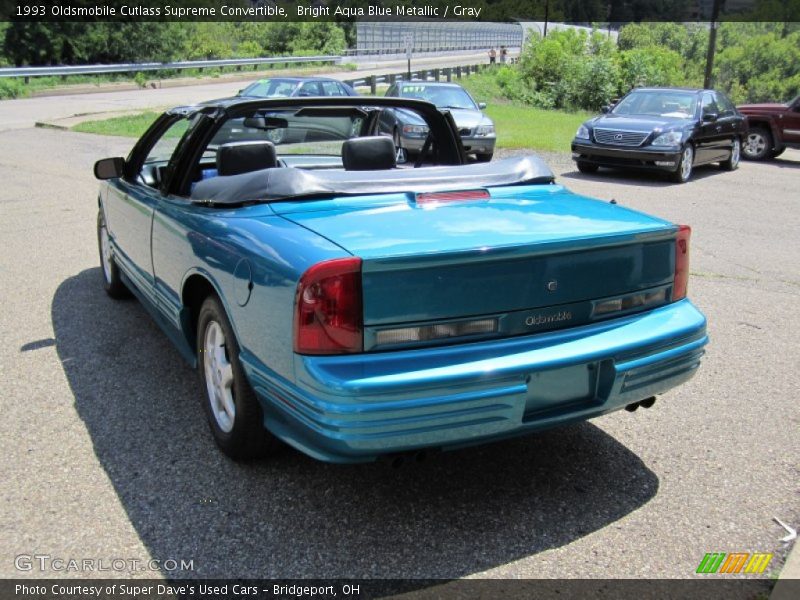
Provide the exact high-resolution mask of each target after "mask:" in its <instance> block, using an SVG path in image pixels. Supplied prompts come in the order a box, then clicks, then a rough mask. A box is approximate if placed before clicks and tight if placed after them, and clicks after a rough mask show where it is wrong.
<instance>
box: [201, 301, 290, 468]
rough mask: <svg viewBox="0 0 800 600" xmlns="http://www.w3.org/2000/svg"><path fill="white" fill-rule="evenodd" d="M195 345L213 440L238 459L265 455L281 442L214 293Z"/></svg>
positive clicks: (206, 304) (204, 307)
mask: <svg viewBox="0 0 800 600" xmlns="http://www.w3.org/2000/svg"><path fill="white" fill-rule="evenodd" d="M197 348H198V368H199V371H200V380H201V381H202V383H203V388H204V389H205V391H206V398H205V402H204V407H205V411H206V416H207V417H208V423H209V426H210V427H211V433H212V434H213V436H214V441H216V443H217V445H218V446H219V447H220V449H221V450H222V451H223V452H224V453H225V454H227V455H228V456H229V457H231V458H232V459H234V460H247V459H252V458H260V457H263V456H266V455H267V454H269V453H270V452H271V451H273V450H274V449H275V448H276V447H277V444H278V442H277V439H276V438H275V437H274V436H272V434H270V433H269V432H268V431H267V430H266V429H265V428H264V414H263V412H262V410H261V405H260V404H259V401H258V398H256V395H255V392H254V391H253V388H252V387H250V383H249V382H248V381H247V377H246V376H245V374H244V370H243V369H242V365H241V363H240V362H239V344H238V343H237V341H236V336H235V335H234V334H233V329H232V328H231V325H230V322H229V321H228V317H227V316H226V315H225V311H224V310H223V308H222V305H221V303H220V301H219V299H218V298H217V297H216V296H209V297H208V298H206V300H205V301H204V302H203V305H202V307H201V308H200V315H199V317H198V322H197Z"/></svg>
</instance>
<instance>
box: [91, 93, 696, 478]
mask: <svg viewBox="0 0 800 600" xmlns="http://www.w3.org/2000/svg"><path fill="white" fill-rule="evenodd" d="M386 108H403V109H405V110H413V111H416V112H417V113H418V114H419V115H420V117H421V118H422V119H424V120H425V121H426V122H427V124H428V128H429V133H428V138H427V140H426V143H425V144H424V147H423V149H422V152H421V154H420V156H419V157H418V158H417V159H416V162H415V163H414V164H400V165H398V164H396V156H397V154H396V148H395V147H394V144H393V142H392V139H391V138H389V137H384V136H380V135H375V134H376V132H377V130H378V121H379V117H380V113H381V110H384V109H386ZM287 127H292V128H298V129H301V130H302V132H303V133H302V141H298V142H295V143H290V144H289V143H287V144H281V145H278V146H276V145H274V144H273V143H272V142H271V141H270V139H271V138H272V139H274V136H271V135H270V132H271V131H273V130H275V129H281V128H284V129H285V128H287ZM284 139H297V136H287V137H285V138H284ZM95 175H96V176H97V177H98V178H99V179H102V180H104V183H103V184H102V186H101V190H100V196H99V213H98V220H97V225H98V238H99V242H100V255H101V263H102V267H103V274H104V277H105V287H106V290H107V291H108V293H109V294H110V295H111V296H113V297H118V296H120V295H123V294H126V293H127V292H128V291H131V292H133V293H134V294H135V295H136V296H137V297H138V298H139V299H140V300H141V301H142V302H143V303H144V304H145V305H146V306H147V308H148V309H149V310H150V312H151V313H152V314H153V316H154V317H155V319H156V320H157V321H158V323H159V324H160V325H161V327H162V328H163V329H164V330H165V331H166V333H167V334H168V335H169V336H170V338H171V339H172V340H173V341H174V342H175V344H176V345H177V346H178V348H179V349H180V351H181V352H182V354H183V355H184V356H185V357H186V359H187V360H189V361H190V362H191V363H192V364H196V365H197V367H198V370H199V373H200V377H201V379H202V381H203V387H204V389H205V391H206V396H207V397H206V398H204V401H203V403H204V406H205V408H206V411H207V413H208V418H209V423H210V426H211V430H212V432H213V435H214V438H215V439H216V442H217V443H218V445H219V446H220V447H221V448H222V450H223V451H225V452H226V453H227V454H228V455H230V456H232V457H234V458H247V457H253V456H259V455H263V454H265V453H267V452H269V451H270V450H271V449H272V448H273V447H274V444H275V443H276V442H277V440H283V441H285V442H287V443H289V444H291V445H292V446H294V447H296V448H298V449H300V450H302V451H303V452H306V453H308V454H310V455H311V456H314V457H317V458H319V459H323V460H329V461H336V462H355V461H364V460H373V459H375V458H376V457H378V456H381V455H385V454H392V453H400V452H408V451H418V450H421V449H427V448H456V447H459V446H465V445H470V444H476V443H483V442H487V441H490V440H495V439H500V438H506V437H510V436H515V435H520V434H525V433H529V432H533V431H537V430H541V429H543V428H547V427H552V426H555V425H560V424H564V423H568V422H574V421H580V420H584V419H588V418H591V417H595V416H598V415H601V414H604V413H608V412H610V411H613V410H617V409H619V408H622V407H628V408H634V407H636V406H639V405H644V406H649V405H650V404H652V401H653V397H654V396H655V395H656V394H660V393H662V392H665V391H666V390H668V389H670V388H672V387H674V386H676V385H678V384H681V383H683V382H685V381H686V380H688V379H689V378H690V377H691V376H692V375H693V374H694V373H695V371H696V369H697V367H698V365H699V362H700V357H701V355H702V353H703V347H704V345H705V344H706V342H707V337H706V323H705V318H704V317H703V315H702V314H701V313H700V312H699V311H698V310H697V309H696V308H695V307H694V306H693V305H692V304H691V303H690V301H689V300H688V299H687V298H686V288H687V279H688V274H689V267H688V255H689V247H688V244H689V228H688V227H685V226H677V225H674V224H672V223H669V222H666V221H663V220H661V219H657V218H654V217H651V216H647V215H644V214H641V213H638V212H634V211H632V210H628V209H626V208H623V207H621V206H617V205H614V204H609V203H605V202H600V201H598V200H592V199H589V198H584V197H581V196H577V195H575V194H572V193H570V192H569V191H567V190H565V189H564V188H563V187H561V186H560V185H556V184H555V183H554V178H553V175H552V173H551V172H550V170H549V169H548V168H547V167H546V166H545V165H544V164H543V163H542V162H541V161H539V160H538V159H537V158H534V157H523V158H513V159H506V160H500V161H495V162H491V163H484V164H467V161H466V158H465V154H464V149H463V147H462V145H461V141H460V139H459V136H458V129H457V127H456V126H455V123H454V121H453V119H452V117H451V115H450V114H449V113H446V112H445V113H441V112H439V111H438V110H437V109H436V107H435V106H434V105H433V104H430V103H427V102H423V101H418V100H407V99H397V98H302V99H269V100H252V99H250V100H248V99H241V98H240V99H229V100H221V101H215V102H212V103H208V104H203V105H198V106H193V107H184V108H177V109H174V110H171V111H168V112H167V113H165V114H164V115H163V116H161V117H160V118H159V119H158V120H157V121H156V122H155V123H154V124H153V126H152V127H151V128H150V129H149V130H148V131H147V132H146V133H145V135H144V136H143V137H142V138H141V140H139V142H138V143H137V144H136V145H135V147H134V148H133V150H132V152H131V154H130V156H129V157H128V158H127V159H124V160H123V159H121V158H112V159H104V160H101V161H99V162H98V163H97V164H96V165H95Z"/></svg>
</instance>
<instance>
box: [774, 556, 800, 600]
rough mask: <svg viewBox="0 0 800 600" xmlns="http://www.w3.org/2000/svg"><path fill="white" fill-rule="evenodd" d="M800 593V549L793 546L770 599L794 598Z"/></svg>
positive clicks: (790, 599) (791, 599)
mask: <svg viewBox="0 0 800 600" xmlns="http://www.w3.org/2000/svg"><path fill="white" fill-rule="evenodd" d="M799 593H800V550H798V549H797V543H796V542H795V544H794V545H793V546H792V549H791V550H790V551H789V556H787V557H786V563H785V564H784V565H783V569H781V572H780V576H779V577H778V581H777V583H776V584H775V587H774V588H772V594H770V597H769V600H794V599H795V598H797V597H798V594H799Z"/></svg>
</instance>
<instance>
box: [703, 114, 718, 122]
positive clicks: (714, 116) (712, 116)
mask: <svg viewBox="0 0 800 600" xmlns="http://www.w3.org/2000/svg"><path fill="white" fill-rule="evenodd" d="M717 119H719V115H718V114H717V113H703V121H705V122H706V123H713V122H714V121H716V120H717Z"/></svg>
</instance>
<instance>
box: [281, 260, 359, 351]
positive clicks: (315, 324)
mask: <svg viewBox="0 0 800 600" xmlns="http://www.w3.org/2000/svg"><path fill="white" fill-rule="evenodd" d="M363 348H364V325H363V311H362V301H361V259H360V258H337V259H334V260H327V261H324V262H321V263H317V264H316V265H314V266H313V267H311V268H309V269H308V270H307V271H306V272H305V273H303V276H302V277H300V281H299V282H298V284H297V294H296V296H295V312H294V351H295V352H297V353H299V354H348V353H353V352H361V351H362V350H363Z"/></svg>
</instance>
